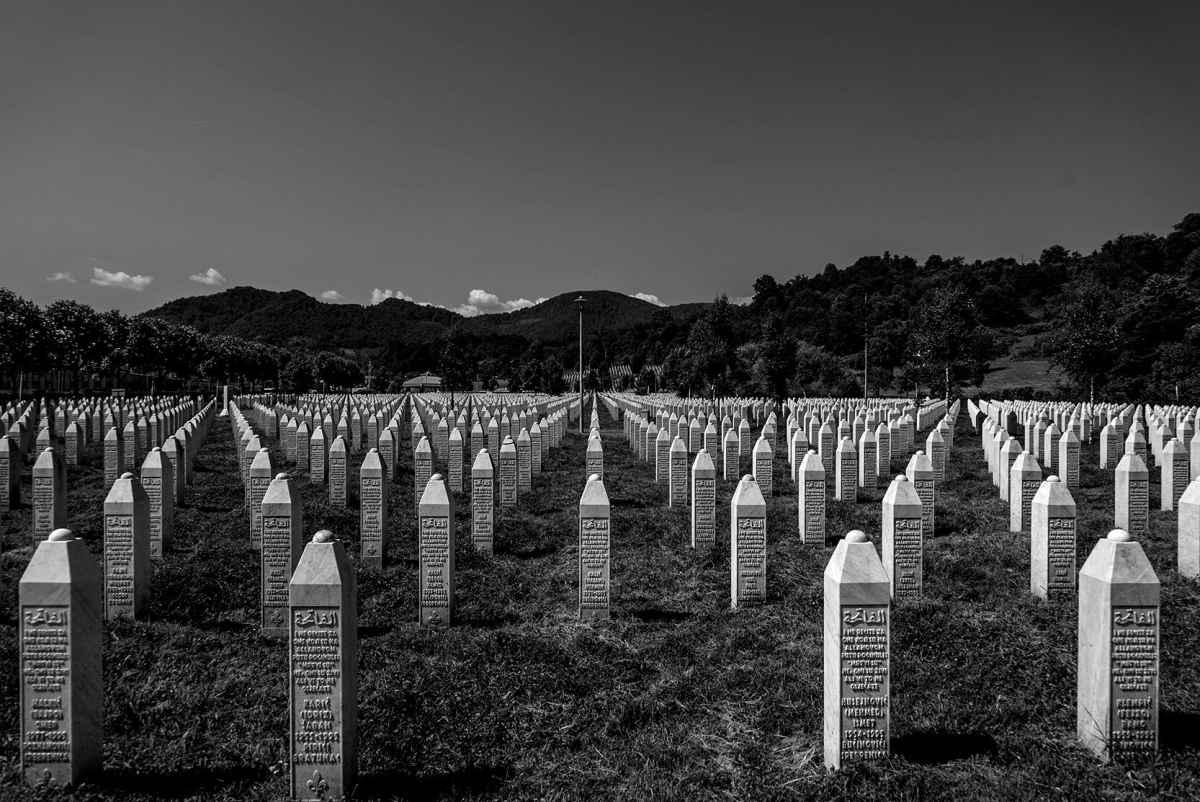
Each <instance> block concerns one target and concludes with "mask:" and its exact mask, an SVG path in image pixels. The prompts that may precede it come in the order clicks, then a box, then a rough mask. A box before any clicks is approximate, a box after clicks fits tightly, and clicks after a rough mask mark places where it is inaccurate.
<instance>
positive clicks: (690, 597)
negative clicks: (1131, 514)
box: [0, 410, 1200, 800]
mask: <svg viewBox="0 0 1200 802" xmlns="http://www.w3.org/2000/svg"><path fill="white" fill-rule="evenodd" d="M601 417H602V421H603V426H604V431H603V435H604V442H605V447H606V454H605V458H606V474H607V476H608V480H607V482H606V487H607V489H608V493H609V496H610V498H611V500H612V505H613V509H612V543H613V545H612V565H613V569H612V571H613V573H612V598H613V618H612V620H611V621H607V622H602V623H596V624H590V625H583V624H580V623H579V622H578V621H577V620H576V607H575V604H576V601H575V600H576V587H577V577H576V556H575V555H576V545H575V542H576V537H577V532H576V524H575V515H576V505H577V504H578V500H579V494H580V492H581V491H582V489H583V485H584V482H585V478H586V477H585V476H584V468H583V466H584V441H583V439H582V438H580V437H578V436H577V435H568V436H567V438H566V439H565V440H564V442H563V447H562V448H561V449H557V450H555V451H554V452H553V453H552V454H551V456H550V458H549V460H548V462H547V465H546V470H547V472H546V473H543V474H542V475H540V476H537V477H535V481H534V491H533V493H532V494H529V495H528V496H526V497H524V498H522V499H521V502H520V505H519V508H518V509H517V511H516V512H508V511H506V512H504V513H503V514H501V515H500V516H499V519H498V520H499V521H500V523H499V526H498V534H497V540H496V553H495V555H494V556H493V557H485V556H482V555H480V554H478V553H476V552H475V551H474V550H473V549H472V548H471V547H470V545H469V537H468V528H469V514H468V508H467V502H468V499H459V500H458V504H459V507H458V521H459V537H460V540H459V546H458V593H457V599H458V610H457V616H458V618H457V621H456V622H455V623H454V625H453V626H451V627H449V628H439V629H431V628H422V627H420V626H418V625H417V623H416V620H417V602H416V600H417V581H416V570H415V568H416V535H415V523H416V521H415V514H414V508H413V490H412V479H413V474H412V462H411V451H410V449H409V447H408V443H407V442H406V443H405V448H404V449H403V451H404V455H405V457H404V460H403V462H402V466H401V469H400V470H399V471H398V481H397V483H396V484H395V485H393V487H392V489H391V497H390V501H391V505H392V506H391V511H392V512H391V515H392V518H391V526H392V533H393V540H392V544H391V546H390V549H389V555H388V556H389V558H390V565H389V567H388V568H387V569H386V570H384V571H383V572H381V573H380V572H367V573H360V574H359V624H360V627H359V644H360V657H359V672H360V673H359V702H358V704H359V707H358V709H359V737H360V748H359V755H360V779H361V784H360V786H359V788H358V789H357V792H356V797H357V798H362V799H431V798H445V799H451V798H463V799H559V800H572V799H593V798H595V799H602V798H613V799H661V800H695V799H755V800H757V799H822V800H824V799H843V798H844V799H850V798H853V799H888V800H893V799H900V798H922V799H955V800H964V799H996V798H1004V799H1105V800H1120V799H1130V800H1133V799H1164V800H1166V799H1196V798H1197V797H1200V779H1198V778H1200V694H1198V689H1200V590H1198V588H1197V585H1196V583H1194V582H1190V581H1187V580H1184V579H1182V578H1180V577H1179V576H1178V575H1177V574H1176V573H1175V571H1174V565H1175V516H1174V514H1173V513H1161V512H1152V513H1151V531H1150V533H1149V535H1148V536H1146V537H1145V538H1143V540H1142V542H1143V545H1144V546H1145V548H1146V551H1147V553H1148V555H1149V557H1150V560H1151V562H1152V563H1153V565H1154V567H1155V569H1156V570H1157V571H1158V573H1159V577H1160V579H1161V580H1162V583H1163V602H1162V605H1163V617H1162V619H1163V624H1162V660H1161V678H1162V679H1161V705H1162V749H1161V753H1160V757H1159V760H1158V761H1157V763H1156V764H1155V765H1153V766H1151V767H1144V768H1137V769H1131V768H1130V769H1127V768H1123V767H1120V766H1103V765H1100V764H1099V763H1097V762H1096V761H1095V760H1094V759H1093V758H1092V757H1091V755H1090V754H1089V753H1086V752H1085V751H1084V750H1083V749H1082V748H1080V747H1079V746H1078V745H1077V744H1076V742H1075V738H1074V728H1075V650H1076V616H1077V610H1076V605H1075V602H1074V600H1063V601H1054V602H1051V603H1044V602H1041V601H1039V600H1036V599H1034V598H1032V597H1031V596H1030V595H1029V592H1028V587H1029V536H1028V534H1010V533H1009V532H1008V531H1007V529H1008V527H1007V507H1006V506H1005V505H1003V504H1002V503H1001V502H1000V500H999V498H998V497H997V494H996V492H995V490H994V489H993V487H992V485H991V483H990V480H989V478H988V476H987V472H986V465H985V462H984V460H983V455H982V452H981V450H980V449H979V446H978V443H979V440H978V437H977V436H976V435H974V434H973V433H972V432H971V431H970V426H969V425H968V424H967V423H966V422H965V417H966V416H965V415H963V416H962V418H961V419H960V425H959V436H958V438H957V441H956V443H955V446H954V448H953V449H952V451H951V457H950V463H949V467H948V477H947V481H946V483H945V484H944V486H943V487H942V488H939V493H938V509H937V531H936V532H935V533H934V536H933V537H932V538H931V539H930V540H929V541H928V543H927V547H926V563H925V580H924V582H925V592H926V596H925V598H924V599H922V600H921V601H920V602H918V603H907V604H900V605H897V606H896V608H895V612H894V615H893V623H892V636H893V651H892V655H893V656H892V683H893V684H892V748H893V753H894V756H893V757H892V758H891V759H888V760H886V761H882V762H880V763H877V764H874V765H866V766H858V767H854V768H852V769H849V770H846V771H843V772H839V773H837V774H832V775H831V774H828V773H826V772H825V770H824V768H823V767H822V759H821V748H822V747H821V743H822V741H821V739H822V619H821V615H822V603H823V602H822V585H821V576H822V572H823V570H824V568H825V564H826V563H827V561H828V559H829V557H830V554H831V552H832V543H829V544H826V545H825V546H824V547H822V546H813V545H809V546H801V545H799V544H798V543H797V542H796V537H795V531H796V514H797V511H796V498H795V494H794V489H793V486H792V485H791V483H790V481H788V480H787V478H786V477H787V476H788V472H787V462H786V460H784V459H779V460H777V462H776V466H775V471H776V473H775V475H776V476H777V477H780V481H779V482H778V488H779V494H778V495H776V496H775V497H773V498H772V499H770V500H769V510H768V541H769V550H768V558H767V602H766V605H765V606H764V607H762V608H759V609H749V610H742V611H736V612H734V611H731V610H730V609H729V547H728V541H727V539H726V540H725V541H724V542H723V543H722V542H720V539H719V542H718V546H717V547H716V548H715V549H714V550H712V551H711V552H710V553H708V554H696V553H694V552H693V551H692V550H691V549H690V547H689V546H688V545H687V544H688V543H689V542H690V541H689V530H688V518H687V512H686V510H684V509H674V510H672V509H668V508H667V507H666V497H667V494H666V488H665V487H664V486H658V485H655V484H654V482H653V477H652V471H651V469H650V467H649V466H648V465H646V464H645V463H641V462H637V461H635V460H634V459H633V458H632V454H631V452H630V450H629V449H628V447H627V446H626V445H625V444H624V441H623V438H622V431H621V428H620V426H619V424H617V423H615V422H614V421H613V420H612V419H611V418H610V417H609V415H608V413H607V411H604V410H602V412H601ZM270 445H271V446H272V447H275V446H277V444H276V443H271V444H270ZM99 459H100V452H99V451H98V450H97V449H95V448H93V449H92V450H90V451H89V452H88V454H87V457H86V459H85V462H84V464H83V465H81V466H79V467H78V468H71V469H70V483H71V488H72V489H71V492H70V494H69V503H70V506H71V515H70V520H71V526H72V528H73V529H74V530H75V532H76V533H77V534H78V535H80V536H82V537H83V538H84V539H85V540H86V541H87V543H88V545H89V546H90V547H91V548H92V550H93V553H95V554H96V555H97V556H98V555H99V554H100V550H101V541H102V527H101V510H102V503H103V498H104V495H105V491H106V489H105V488H104V487H103V486H102V479H101V473H102V472H101V470H100V466H99ZM360 461H361V458H360V457H355V458H353V459H352V460H351V462H352V463H357V462H360ZM1082 462H1083V463H1084V469H1083V470H1082V472H1081V473H1082V483H1083V488H1082V489H1081V491H1080V492H1079V493H1077V494H1076V502H1077V504H1078V506H1079V509H1080V514H1079V526H1078V532H1079V555H1078V559H1079V565H1082V564H1083V561H1084V559H1086V557H1087V554H1088V553H1089V552H1090V550H1091V548H1092V545H1093V544H1094V542H1095V540H1096V539H1097V538H1099V537H1103V536H1104V535H1105V534H1106V533H1107V532H1108V530H1109V529H1111V528H1112V527H1111V522H1112V504H1113V501H1112V498H1113V493H1112V487H1111V484H1112V476H1111V473H1105V472H1102V471H1100V470H1099V469H1096V468H1094V467H1092V466H1094V465H1095V464H1096V462H1097V451H1096V447H1095V446H1084V448H1083V450H1082ZM892 468H893V472H898V471H900V470H901V469H902V461H900V460H897V461H896V463H895V464H894V465H893V466H892ZM351 482H352V486H353V485H354V484H356V482H357V465H355V466H354V470H353V471H352V477H351ZM299 485H300V486H301V487H302V488H303V497H304V504H305V512H304V515H305V530H306V539H308V538H310V537H311V535H312V533H313V532H315V531H316V530H317V529H318V528H329V529H332V530H333V531H334V532H335V533H336V534H337V535H339V536H340V537H342V538H343V539H344V540H345V541H347V542H348V545H349V551H350V553H351V554H352V555H353V557H354V559H355V561H356V563H357V554H358V539H357V524H358V514H357V509H356V503H355V502H353V501H352V503H351V508H350V509H346V510H335V509H332V508H330V507H329V506H328V504H327V503H326V502H325V501H324V499H325V494H324V489H323V488H317V487H313V486H311V485H310V484H309V483H308V481H307V478H306V477H303V476H301V478H300V479H299ZM717 487H718V498H717V503H718V507H717V511H718V512H717V515H718V531H719V532H721V533H723V532H727V531H728V516H729V499H730V496H731V493H732V490H733V487H734V483H732V482H723V481H720V480H718V484H717ZM22 490H23V500H24V501H25V502H26V503H27V502H28V499H29V479H28V476H26V477H25V485H24V487H23V488H22ZM1157 493H1158V487H1157V476H1156V475H1155V476H1154V481H1153V482H1152V484H1151V498H1152V500H1157V498H1158V496H1157ZM881 498H882V491H879V490H877V491H868V492H866V493H863V494H862V495H861V496H860V500H859V503H857V504H853V505H852V504H843V503H840V502H835V501H833V500H832V498H831V499H830V500H829V502H828V510H829V525H828V530H829V532H831V533H836V534H837V535H839V536H840V535H843V534H845V532H847V531H849V530H850V529H854V528H860V529H863V530H865V531H866V532H867V533H868V534H869V535H870V536H871V538H872V540H874V541H875V542H876V544H877V545H878V538H879V525H880V524H879V521H880V506H879V502H880V500H881ZM241 500H242V491H241V486H240V484H239V483H238V480H237V471H236V467H235V462H234V450H233V446H232V439H231V436H230V424H229V423H228V422H227V421H225V420H221V421H218V422H217V423H215V424H214V425H213V428H212V431H211V433H210V435H209V440H208V442H207V443H206V445H205V446H204V449H203V450H202V451H201V453H200V456H199V462H198V470H197V474H196V484H195V485H194V486H193V487H191V488H189V491H188V503H187V505H186V506H185V508H183V509H182V510H180V511H179V512H178V514H177V519H176V521H177V522H176V530H175V539H176V548H175V551H174V552H173V553H171V554H170V555H169V556H168V557H167V558H166V559H165V560H164V561H163V562H162V563H161V564H160V565H157V566H156V568H155V572H154V581H153V588H154V591H153V592H154V600H153V605H152V615H151V617H150V618H149V619H148V620H147V621H144V622H141V621H139V622H136V623H131V622H121V623H118V624H115V625H112V626H108V627H106V631H105V637H104V686H105V705H104V706H105V764H104V772H103V774H102V775H100V776H99V777H96V778H94V779H93V780H91V781H90V782H89V783H86V784H84V785H83V786H81V787H80V788H78V789H76V790H74V791H71V792H68V793H65V794H54V795H53V796H54V798H61V799H73V800H74V799H77V800H99V799H108V800H183V799H195V800H278V799H281V798H284V797H285V796H286V794H287V779H286V778H287V774H286V769H287V763H286V760H287V754H288V748H287V745H286V738H287V727H288V723H287V722H288V708H287V650H286V645H285V644H284V643H282V642H278V641H268V640H265V639H263V638H261V637H260V636H259V635H258V620H259V614H258V608H257V600H258V593H259V573H258V571H259V567H258V560H257V553H256V552H252V551H251V550H250V549H249V546H248V541H249V534H248V522H247V521H246V517H245V516H244V515H243V512H242V509H241ZM1151 506H1152V509H1153V508H1154V507H1157V504H1152V505H1151ZM30 532H31V525H30V511H29V509H28V508H23V509H20V510H17V511H15V512H13V513H11V514H8V515H6V516H4V518H3V530H2V532H0V538H2V542H3V548H4V555H3V558H2V562H0V578H2V580H3V587H2V594H0V598H2V601H3V608H2V609H3V619H2V621H0V624H2V626H0V666H7V668H4V669H2V670H0V798H4V799H20V798H40V797H37V796H36V795H35V794H34V793H33V792H32V791H28V790H26V789H25V788H24V786H23V785H22V784H21V780H20V776H19V772H18V749H17V740H18V721H17V712H18V711H17V635H16V622H15V617H14V612H13V611H14V609H15V604H16V595H17V581H18V579H19V578H20V575H21V572H22V571H23V569H24V566H25V564H26V562H27V561H28V558H29V555H30V554H31V552H32V546H31V535H30Z"/></svg>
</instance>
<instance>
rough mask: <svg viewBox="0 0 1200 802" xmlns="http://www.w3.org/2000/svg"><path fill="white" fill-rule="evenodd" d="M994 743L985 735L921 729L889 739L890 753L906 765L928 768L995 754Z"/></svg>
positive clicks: (983, 733) (994, 741)
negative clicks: (913, 764) (901, 759)
mask: <svg viewBox="0 0 1200 802" xmlns="http://www.w3.org/2000/svg"><path fill="white" fill-rule="evenodd" d="M996 751H997V745H996V740H995V739H994V738H993V737H992V736H990V735H988V734H987V733H986V732H948V731H946V730H923V731H917V732H913V733H909V734H908V735H902V736H900V737H899V738H893V739H892V752H893V754H895V755H896V756H897V757H902V758H904V759H905V760H907V761H908V762H909V763H917V764H921V765H926V766H931V765H937V764H939V763H949V762H951V761H954V760H965V759H966V758H970V757H980V756H987V757H991V756H993V755H995V754H996Z"/></svg>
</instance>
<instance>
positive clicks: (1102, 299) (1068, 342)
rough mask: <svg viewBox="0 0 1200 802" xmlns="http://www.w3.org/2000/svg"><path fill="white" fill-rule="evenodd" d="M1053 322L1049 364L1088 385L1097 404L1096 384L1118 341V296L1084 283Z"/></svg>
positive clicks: (1048, 349) (1076, 380)
mask: <svg viewBox="0 0 1200 802" xmlns="http://www.w3.org/2000/svg"><path fill="white" fill-rule="evenodd" d="M1052 324H1053V326H1054V328H1053V330H1052V332H1051V335H1050V338H1049V342H1048V343H1047V352H1048V356H1049V358H1050V364H1051V365H1055V366H1057V367H1059V368H1062V370H1063V372H1064V373H1066V374H1067V376H1069V377H1070V378H1071V379H1072V381H1074V382H1075V383H1076V384H1077V385H1079V386H1080V387H1086V388H1088V397H1089V399H1090V400H1091V401H1092V402H1093V403H1094V402H1095V400H1096V384H1097V382H1098V381H1101V382H1102V381H1103V379H1104V376H1105V375H1106V374H1107V373H1108V371H1109V369H1110V368H1111V366H1112V363H1113V358H1114V356H1115V354H1116V348H1117V343H1118V341H1119V332H1118V329H1117V304H1116V300H1115V298H1114V297H1113V295H1112V293H1110V292H1109V291H1108V290H1107V289H1106V288H1105V287H1103V286H1101V285H1100V284H1097V283H1088V284H1085V285H1083V286H1081V287H1079V288H1078V289H1077V290H1075V292H1074V294H1073V297H1072V298H1070V300H1068V301H1067V302H1066V303H1064V304H1063V305H1062V306H1061V307H1060V308H1059V310H1058V312H1057V314H1055V315H1054V317H1053V318H1052Z"/></svg>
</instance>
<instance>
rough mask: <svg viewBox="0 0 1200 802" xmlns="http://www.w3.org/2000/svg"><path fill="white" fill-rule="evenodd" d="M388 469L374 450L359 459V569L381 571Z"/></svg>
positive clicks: (385, 535) (384, 550)
mask: <svg viewBox="0 0 1200 802" xmlns="http://www.w3.org/2000/svg"><path fill="white" fill-rule="evenodd" d="M387 471H388V469H387V465H386V464H385V463H384V461H383V458H382V456H380V454H379V449H378V448H372V449H371V450H370V451H368V452H367V455H366V456H365V457H363V462H362V466H361V467H360V468H359V471H358V539H359V544H360V546H361V548H362V565H363V568H369V569H374V570H376V571H380V570H383V558H384V555H385V554H386V552H387V542H388V492H387V489H388V472H387Z"/></svg>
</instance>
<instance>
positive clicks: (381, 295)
mask: <svg viewBox="0 0 1200 802" xmlns="http://www.w3.org/2000/svg"><path fill="white" fill-rule="evenodd" d="M388 298H399V299H401V300H403V301H411V300H412V299H413V297H412V296H411V295H406V294H404V293H403V292H401V291H400V290H396V291H395V292H392V291H391V290H381V289H379V288H378V287H376V288H375V289H373V290H371V305H372V306H374V305H375V304H377V303H379V302H380V301H386V300H387V299H388Z"/></svg>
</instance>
